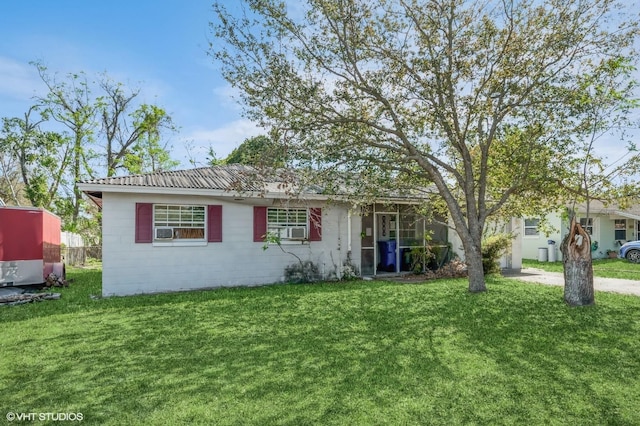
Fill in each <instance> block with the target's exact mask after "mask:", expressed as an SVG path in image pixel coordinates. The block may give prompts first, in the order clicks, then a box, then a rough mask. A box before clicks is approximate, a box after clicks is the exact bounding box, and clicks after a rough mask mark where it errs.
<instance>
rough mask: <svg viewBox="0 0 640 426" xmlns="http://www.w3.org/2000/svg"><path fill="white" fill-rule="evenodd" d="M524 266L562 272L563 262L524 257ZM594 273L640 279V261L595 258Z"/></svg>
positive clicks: (611, 276)
mask: <svg viewBox="0 0 640 426" xmlns="http://www.w3.org/2000/svg"><path fill="white" fill-rule="evenodd" d="M522 267H523V268H537V269H542V270H544V271H548V272H562V271H563V269H562V262H538V261H537V260H530V259H522ZM593 275H594V276H596V277H602V278H622V279H627V280H637V281H640V263H631V262H629V261H628V260H624V259H594V260H593Z"/></svg>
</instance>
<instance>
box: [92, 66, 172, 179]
mask: <svg viewBox="0 0 640 426" xmlns="http://www.w3.org/2000/svg"><path fill="white" fill-rule="evenodd" d="M99 86H100V88H101V89H102V90H101V92H102V96H101V97H100V98H99V99H98V110H99V115H100V121H101V124H102V136H103V139H104V147H103V148H102V151H103V152H104V155H105V157H106V168H107V176H114V175H115V174H116V173H117V171H118V169H124V170H126V171H128V172H129V173H141V172H143V171H156V170H160V169H162V168H170V167H173V166H175V163H174V162H172V161H171V160H170V157H169V154H168V152H167V150H166V144H165V145H162V144H161V136H162V134H163V131H174V130H175V127H174V126H173V122H172V119H171V116H170V115H169V114H168V113H167V112H166V111H165V110H164V109H162V108H160V107H159V106H156V105H149V104H141V105H136V104H135V103H134V102H135V100H136V98H137V96H138V95H139V94H140V90H139V89H130V90H127V88H126V87H125V86H124V85H123V84H122V83H117V82H115V81H113V80H112V79H111V78H109V76H107V75H106V74H103V75H102V78H101V80H100V82H99Z"/></svg>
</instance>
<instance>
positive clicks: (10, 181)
mask: <svg viewBox="0 0 640 426" xmlns="http://www.w3.org/2000/svg"><path fill="white" fill-rule="evenodd" d="M32 65H34V66H35V67H36V69H37V71H38V74H39V76H40V78H41V80H42V82H43V83H44V85H45V87H46V89H47V90H46V92H45V94H44V95H42V96H39V97H37V98H36V99H35V102H34V104H33V105H32V106H31V107H30V108H29V110H28V111H26V112H25V114H24V116H23V117H3V118H2V128H1V129H0V172H1V173H2V180H0V196H1V197H2V198H3V199H4V200H5V201H6V202H8V203H10V204H16V205H21V204H30V205H33V206H36V207H44V208H47V209H50V210H52V211H54V212H55V213H56V214H58V215H60V216H61V217H62V219H63V224H64V227H65V229H68V230H74V231H81V230H82V229H88V230H90V229H95V226H93V225H92V224H91V223H84V222H87V221H89V222H90V221H91V219H90V217H89V215H84V214H83V212H85V209H86V208H87V206H86V205H85V202H84V201H83V199H82V194H81V192H80V191H79V190H78V188H77V185H76V183H77V182H78V181H79V180H83V179H87V178H92V177H94V175H95V174H96V171H98V173H104V174H105V175H107V176H113V175H115V174H116V173H118V172H119V171H126V172H128V173H142V172H146V171H155V170H160V169H168V168H172V167H174V166H175V165H177V162H176V161H174V160H172V159H171V157H170V154H169V152H168V149H167V142H166V140H163V138H164V137H165V136H166V135H167V134H168V133H170V132H173V131H175V127H174V125H173V123H172V119H171V117H170V115H169V114H168V113H167V112H166V111H165V110H164V109H162V108H161V107H159V106H157V105H152V104H144V103H137V102H136V98H137V96H138V94H139V93H140V90H139V89H129V88H127V87H126V86H124V85H123V84H122V83H118V82H115V81H113V80H112V79H111V78H110V77H109V76H108V75H107V74H106V73H103V74H100V75H99V76H98V79H97V80H95V81H94V80H91V79H90V78H88V77H87V75H86V74H85V73H82V72H79V73H69V74H67V75H66V76H65V77H63V78H60V77H59V76H58V75H57V74H55V73H51V72H50V71H49V70H48V69H47V67H46V66H45V65H44V64H43V63H41V62H34V63H32ZM81 222H83V224H81Z"/></svg>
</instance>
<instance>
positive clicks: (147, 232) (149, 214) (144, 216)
mask: <svg viewBox="0 0 640 426" xmlns="http://www.w3.org/2000/svg"><path fill="white" fill-rule="evenodd" d="M151 242H153V204H151V203H136V243H151Z"/></svg>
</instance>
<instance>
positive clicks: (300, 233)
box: [289, 226, 307, 240]
mask: <svg viewBox="0 0 640 426" xmlns="http://www.w3.org/2000/svg"><path fill="white" fill-rule="evenodd" d="M306 236H307V229H306V228H304V227H302V226H300V227H297V228H290V229H289V238H291V239H292V240H304V239H305V237H306Z"/></svg>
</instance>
